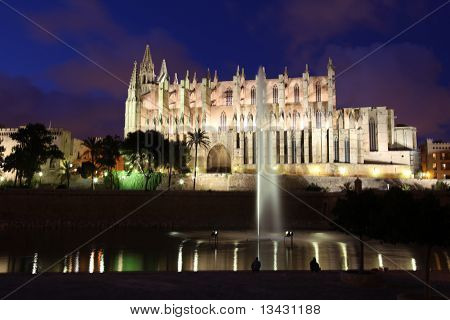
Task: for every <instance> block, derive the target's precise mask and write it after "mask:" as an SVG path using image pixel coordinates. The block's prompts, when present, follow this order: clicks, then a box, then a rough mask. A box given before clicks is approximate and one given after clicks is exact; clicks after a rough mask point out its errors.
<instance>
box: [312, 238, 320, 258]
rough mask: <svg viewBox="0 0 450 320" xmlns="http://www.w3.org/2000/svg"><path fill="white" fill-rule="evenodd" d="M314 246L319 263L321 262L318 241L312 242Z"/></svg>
mask: <svg viewBox="0 0 450 320" xmlns="http://www.w3.org/2000/svg"><path fill="white" fill-rule="evenodd" d="M312 245H313V247H314V256H315V257H316V260H317V263H319V244H318V243H317V242H316V241H313V242H312Z"/></svg>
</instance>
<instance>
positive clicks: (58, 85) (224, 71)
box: [0, 0, 450, 140]
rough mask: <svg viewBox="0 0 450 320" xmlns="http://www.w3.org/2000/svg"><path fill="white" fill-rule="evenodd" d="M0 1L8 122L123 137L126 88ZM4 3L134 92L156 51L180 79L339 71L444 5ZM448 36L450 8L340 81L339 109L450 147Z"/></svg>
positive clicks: (315, 0)
mask: <svg viewBox="0 0 450 320" xmlns="http://www.w3.org/2000/svg"><path fill="white" fill-rule="evenodd" d="M2 2H3V1H0V24H1V30H2V41H3V43H2V47H1V48H2V50H1V51H0V105H1V109H2V112H1V116H0V123H1V124H4V125H6V126H17V125H20V124H24V123H26V122H29V121H40V122H43V123H46V124H48V123H49V122H50V121H51V122H52V125H53V126H61V127H65V128H68V129H70V130H72V131H73V132H74V133H75V134H76V135H77V136H79V137H85V136H88V135H104V134H106V133H117V134H121V133H122V130H123V114H124V100H125V98H126V93H127V88H126V86H125V85H124V84H123V83H122V82H121V81H119V80H117V79H115V78H113V77H111V76H110V75H108V74H107V73H105V72H104V71H102V70H101V69H100V68H98V67H97V66H95V65H94V64H92V63H90V62H88V61H86V60H85V59H83V58H82V57H80V56H79V55H78V54H77V53H76V52H74V51H73V50H71V49H70V48H68V47H66V46H64V45H63V44H61V43H60V42H58V41H56V40H55V39H54V38H52V37H50V36H49V35H47V34H46V33H44V32H43V31H42V30H40V29H38V28H37V27H36V26H34V25H32V24H31V23H30V22H29V21H27V20H26V19H25V18H24V17H22V16H20V15H19V14H18V13H17V12H14V11H13V10H11V9H10V8H8V7H7V6H6V5H5V4H3V3H2ZM6 2H7V3H8V4H10V5H11V6H13V7H14V8H15V9H16V10H18V11H20V12H21V13H23V14H24V15H26V16H27V17H29V18H30V19H33V20H34V21H35V22H36V23H38V24H40V25H41V26H42V27H44V28H46V29H48V30H49V31H51V32H52V33H54V34H56V35H57V36H58V37H60V38H61V39H63V40H64V41H65V42H67V43H68V44H69V45H71V46H72V47H74V48H76V49H77V50H79V51H81V52H82V53H84V54H85V55H86V56H88V57H89V58H91V59H92V60H94V61H96V62H98V63H99V64H100V65H101V66H102V67H104V68H106V69H108V70H109V71H110V72H112V73H113V74H115V75H116V76H117V77H118V78H120V79H122V80H123V81H124V82H127V83H128V81H129V78H130V72H131V68H132V63H133V60H134V59H137V60H140V59H141V58H142V54H143V51H144V48H145V44H146V43H148V44H150V47H151V51H152V55H153V59H154V62H155V64H156V66H157V70H159V67H160V62H161V59H162V58H166V60H167V64H168V69H169V72H170V73H171V74H172V73H173V72H179V73H182V74H184V73H185V71H186V69H187V68H189V69H190V70H191V74H192V72H193V71H197V73H198V74H199V75H203V74H205V72H206V68H207V67H209V68H210V69H212V70H214V69H217V70H218V72H219V78H222V79H230V78H231V77H232V74H233V73H234V72H235V70H236V66H237V65H238V64H239V65H240V66H241V67H242V66H244V67H245V70H246V74H247V77H252V76H253V75H254V74H255V73H256V70H257V68H258V66H259V65H264V66H265V67H266V71H267V73H268V74H269V76H276V75H277V74H278V73H281V72H282V71H283V69H284V66H287V67H288V70H289V74H290V75H291V76H299V75H300V74H301V72H302V71H303V70H304V66H305V64H306V63H308V64H309V65H310V70H311V73H312V74H324V73H325V71H326V61H327V58H328V56H331V57H332V58H333V60H334V63H335V65H336V67H337V73H339V72H340V71H342V70H344V69H345V68H346V67H348V66H349V65H351V64H352V63H354V62H355V61H357V60H358V59H360V58H361V57H363V56H364V55H366V54H368V53H370V52H371V51H372V50H374V49H375V48H377V46H379V45H381V44H382V43H384V42H385V41H387V40H388V39H390V38H391V37H393V36H395V35H396V34H398V33H399V32H401V31H402V30H404V29H405V28H407V27H408V26H410V25H411V24H413V23H414V22H416V21H417V20H419V19H420V18H422V17H424V16H425V15H426V14H428V13H429V12H431V11H432V10H434V9H435V8H437V7H439V6H440V5H442V4H443V3H445V2H446V1H445V0H441V1H437V0H436V1H426V0H410V1H396V0H383V1H370V0H367V1H361V0H335V1H332V0H323V1H320V0H308V1H295V0H285V1H234V0H229V1H203V0H201V1H191V2H189V1H143V0H139V1H138V0H135V1H93V0H85V1H84V0H70V1H69V0H68V1H44V0H41V1H26V0H20V1H12V0H7V1H6ZM449 30H450V4H448V5H446V6H444V7H443V8H442V9H441V10H439V11H437V12H436V13H435V14H433V15H431V16H430V17H429V18H427V19H426V20H424V21H423V22H421V23H419V24H418V25H417V26H415V27H414V28H413V29H411V30H409V31H408V32H406V33H405V34H403V35H402V36H400V37H398V38H397V39H396V40H395V41H393V42H392V43H390V44H389V45H388V46H386V47H384V48H383V49H382V50H380V51H378V52H377V53H376V54H374V55H372V56H371V57H369V58H368V59H366V60H365V61H364V62H362V63H361V64H359V65H358V66H356V67H354V68H352V69H351V70H349V71H348V72H346V73H344V74H343V75H342V76H340V77H338V79H337V81H338V82H337V87H338V88H337V90H338V91H337V99H338V107H339V106H340V107H342V106H370V105H387V106H388V107H392V108H394V109H395V110H396V112H397V116H398V118H397V123H407V124H410V125H414V126H416V127H417V128H418V130H419V136H420V137H421V138H422V139H423V138H426V137H434V138H441V139H447V140H450V59H449V52H450V41H449V38H450V37H449Z"/></svg>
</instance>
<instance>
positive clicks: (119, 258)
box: [117, 250, 123, 272]
mask: <svg viewBox="0 0 450 320" xmlns="http://www.w3.org/2000/svg"><path fill="white" fill-rule="evenodd" d="M117 271H118V272H122V271H123V250H120V251H119V254H118V255H117Z"/></svg>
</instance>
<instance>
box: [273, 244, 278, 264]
mask: <svg viewBox="0 0 450 320" xmlns="http://www.w3.org/2000/svg"><path fill="white" fill-rule="evenodd" d="M277 260H278V242H276V241H274V242H273V271H277V270H278V261H277Z"/></svg>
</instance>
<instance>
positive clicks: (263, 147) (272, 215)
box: [256, 67, 281, 257]
mask: <svg viewBox="0 0 450 320" xmlns="http://www.w3.org/2000/svg"><path fill="white" fill-rule="evenodd" d="M272 111H273V113H272ZM276 111H277V110H272V106H270V105H269V104H268V103H266V74H265V70H264V68H263V67H260V68H259V70H258V75H257V76H256V166H257V176H256V179H257V181H256V221H257V226H256V229H257V238H258V245H257V256H258V257H260V252H259V248H260V245H259V243H260V240H261V239H262V238H264V237H267V233H268V232H276V233H278V234H279V233H280V231H281V217H280V203H279V198H280V196H279V189H278V186H277V183H278V179H277V167H276V153H275V152H276V141H277V136H276V135H277V132H276V122H275V121H273V118H274V116H273V114H276Z"/></svg>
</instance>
